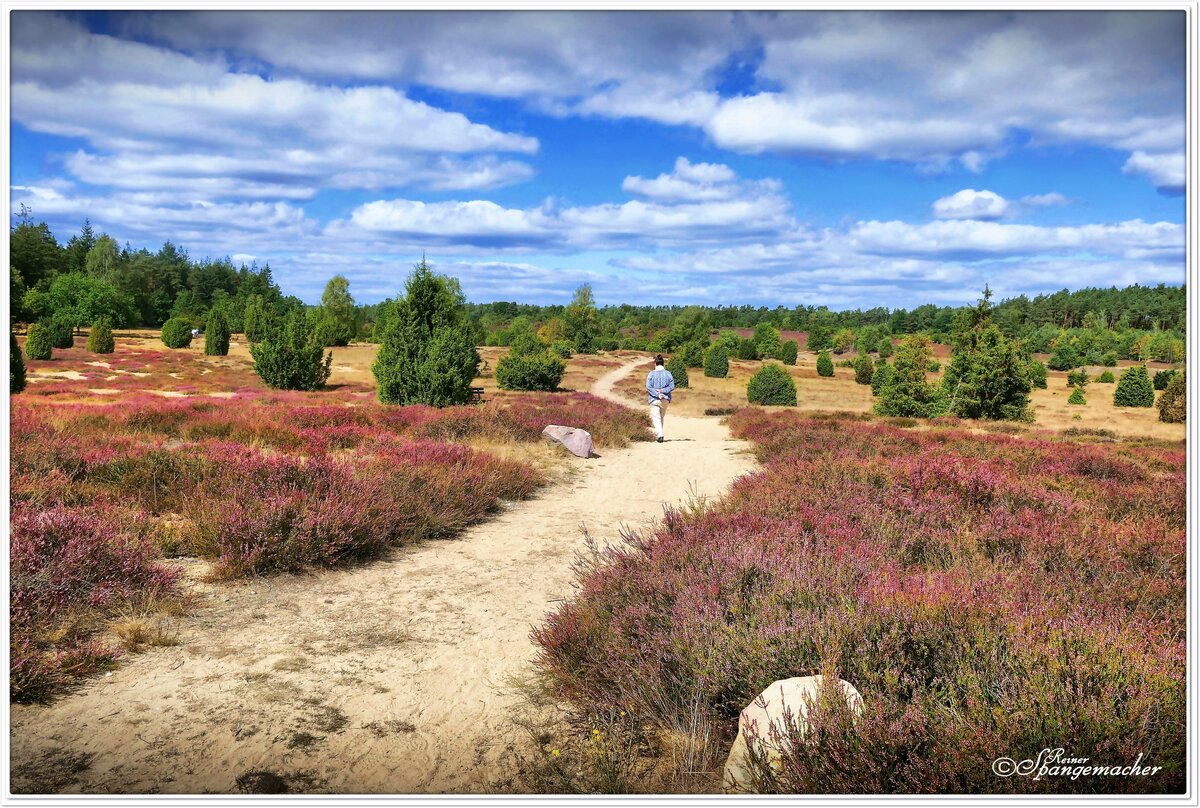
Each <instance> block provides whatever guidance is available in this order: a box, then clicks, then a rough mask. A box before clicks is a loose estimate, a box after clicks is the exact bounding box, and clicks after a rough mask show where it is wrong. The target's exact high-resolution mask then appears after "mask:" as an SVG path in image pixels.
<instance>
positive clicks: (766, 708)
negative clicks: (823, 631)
mask: <svg viewBox="0 0 1200 808" xmlns="http://www.w3.org/2000/svg"><path fill="white" fill-rule="evenodd" d="M824 682H825V677H824V676H797V677H794V678H792V679H780V680H778V681H776V682H772V683H771V685H770V686H769V687H767V689H766V690H764V691H763V692H762V693H760V694H758V696H757V697H756V698H755V699H754V701H752V702H750V704H748V705H747V706H746V709H744V710H742V715H741V718H739V719H738V734H737V737H736V738H734V740H733V746H732V747H731V748H730V750H729V757H728V758H727V759H726V761H725V776H724V777H723V778H722V785H723V786H724V788H725V791H726V792H733V793H738V792H741V793H747V792H753V791H754V785H753V784H754V779H753V777H752V776H751V765H750V747H749V744H750V743H751V740H750V737H749V736H750V735H753V743H754V744H755V747H756V749H757V750H758V751H759V752H760V753H765V754H766V756H767V759H768V760H769V761H770V762H771V765H772V766H776V765H778V762H779V759H780V754H779V744H780V743H787V742H788V741H789V740H792V739H789V738H788V737H787V721H786V719H785V717H784V716H785V713H788V712H790V713H791V715H792V720H793V721H794V723H795V726H796V729H797V730H798V731H799V733H800V734H801V737H803V735H804V733H805V732H806V731H807V728H808V708H809V706H810V705H811V704H813V703H815V702H816V701H817V698H818V696H819V695H820V692H821V687H822V686H823V684H824ZM836 686H837V687H839V688H840V689H841V691H842V695H843V696H844V697H845V699H846V704H847V706H849V708H850V709H851V710H852V711H853V712H854V714H855V715H862V696H860V695H859V693H858V691H857V690H856V689H855V688H854V685H852V684H850V683H849V682H847V681H846V680H845V679H838V680H837V685H836ZM772 727H774V729H775V732H774V733H772V731H771V729H772Z"/></svg>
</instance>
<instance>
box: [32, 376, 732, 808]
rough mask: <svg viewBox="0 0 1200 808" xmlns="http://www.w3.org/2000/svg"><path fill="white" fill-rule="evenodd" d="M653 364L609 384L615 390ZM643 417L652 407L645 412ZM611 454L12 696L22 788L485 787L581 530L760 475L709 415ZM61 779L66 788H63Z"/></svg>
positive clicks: (228, 590) (611, 534)
mask: <svg viewBox="0 0 1200 808" xmlns="http://www.w3.org/2000/svg"><path fill="white" fill-rule="evenodd" d="M639 367H640V368H642V369H648V367H647V365H646V364H645V361H644V360H641V361H640V362H634V363H630V364H627V365H624V366H622V367H621V368H619V369H617V370H615V371H613V372H611V373H609V374H607V375H605V376H604V377H603V378H601V379H600V380H599V381H598V382H597V383H596V385H595V386H594V387H593V392H594V393H596V394H597V395H601V396H603V397H605V398H609V399H612V400H617V401H622V403H632V402H627V401H623V400H622V399H620V398H619V396H617V394H615V393H614V386H615V385H616V384H617V382H619V381H620V380H621V379H622V378H624V377H625V376H626V375H627V374H629V373H631V372H634V371H635V370H636V369H638V368H639ZM647 417H648V416H647ZM667 435H668V441H667V442H666V443H663V444H658V443H637V444H634V445H632V446H630V447H629V448H627V449H619V450H602V454H603V456H602V457H599V458H594V459H592V460H588V461H573V462H577V463H578V468H579V473H578V474H575V475H572V477H571V479H570V480H569V481H567V482H564V483H560V484H556V485H554V486H551V487H549V488H547V489H545V490H544V491H543V492H542V493H541V495H540V496H539V497H538V498H536V499H533V500H530V501H528V502H523V503H519V504H515V505H513V506H512V507H511V508H508V509H506V510H505V511H504V512H503V513H501V514H500V515H499V516H497V517H495V518H492V519H490V520H488V521H487V522H484V523H482V524H479V525H476V526H474V527H472V528H470V529H468V530H467V531H465V532H464V533H462V534H461V535H460V536H459V537H458V538H456V539H451V540H446V541H439V542H430V543H426V544H423V545H420V546H418V547H415V548H410V549H407V550H403V551H398V552H396V553H394V554H393V555H392V556H390V557H388V558H386V559H384V560H381V561H378V562H375V563H372V564H369V565H366V566H362V567H358V568H354V569H348V570H335V571H326V572H319V573H314V574H311V575H304V576H294V577H293V576H283V577H277V578H271V579H266V580H259V581H253V582H246V583H235V584H220V585H214V586H211V587H205V592H204V594H203V596H202V597H203V602H202V603H201V604H200V606H199V608H198V609H197V610H196V612H195V614H194V615H193V616H191V617H189V618H186V619H185V620H184V622H183V624H182V627H181V631H180V637H179V639H180V644H179V645H178V646H175V647H168V648H157V649H154V650H151V651H149V652H147V653H144V654H141V655H137V656H132V657H129V658H128V659H127V660H125V662H124V663H123V664H122V665H121V667H120V669H119V670H117V671H114V672H113V673H112V674H111V675H108V676H105V677H100V678H96V679H93V680H90V681H89V682H88V683H86V684H85V686H84V687H83V688H82V689H81V690H80V691H78V692H76V693H74V694H72V695H70V696H67V697H65V698H62V699H60V700H59V701H57V702H55V703H53V704H52V705H50V706H47V707H43V706H24V705H13V708H12V724H11V741H12V770H13V790H14V791H26V790H29V789H34V790H44V789H46V788H50V789H52V790H61V791H65V792H100V793H145V792H175V793H194V792H200V791H209V792H217V793H228V792H235V791H237V784H236V778H237V777H238V776H239V775H242V774H244V773H246V772H247V771H250V770H266V771H270V772H274V773H276V774H279V775H281V776H283V777H284V778H285V779H286V780H287V782H288V784H289V786H290V788H291V789H292V790H310V791H324V792H334V793H440V792H451V793H454V792H459V793H461V792H479V791H487V790H488V789H489V787H490V786H491V785H492V784H493V783H494V782H495V781H496V778H497V777H499V776H501V775H503V773H504V772H503V770H502V769H503V766H504V763H503V758H504V751H505V750H504V743H503V741H502V739H503V738H504V737H505V735H506V733H507V732H508V731H509V730H510V729H511V720H510V719H511V713H512V709H513V706H514V704H515V703H516V701H517V698H516V696H514V695H513V694H512V693H511V692H510V690H509V687H508V686H509V684H510V682H511V680H512V678H513V677H520V676H524V675H527V674H528V672H529V671H530V665H529V662H530V660H531V659H532V658H533V656H534V655H535V650H534V647H533V645H532V643H531V642H530V639H529V632H530V628H531V627H532V626H534V625H536V624H539V623H540V622H541V621H542V620H543V618H544V617H545V615H546V614H547V613H548V612H550V611H552V610H553V609H554V608H555V607H556V604H557V602H559V601H560V600H561V599H563V598H566V597H569V596H570V595H571V592H572V587H571V583H572V572H571V564H572V562H573V560H574V558H575V554H576V553H577V551H579V550H581V549H582V548H583V539H582V533H581V528H586V529H587V530H588V531H589V532H590V533H591V535H592V536H593V538H595V539H596V540H598V541H600V542H611V541H615V540H617V539H618V537H619V532H620V529H621V527H622V526H625V525H628V526H634V527H637V526H643V525H648V524H650V523H652V522H653V521H654V520H655V519H657V518H658V517H660V516H661V514H662V509H663V506H664V505H667V504H672V503H677V502H680V501H682V500H684V499H686V498H687V497H688V496H689V494H691V493H693V492H694V493H698V494H701V495H708V496H716V495H719V494H720V493H721V492H722V491H723V490H724V489H725V488H726V487H727V486H728V484H729V482H730V481H731V480H733V479H734V478H735V477H737V476H738V475H740V474H742V473H744V472H746V471H748V470H750V469H751V468H752V463H753V461H752V459H751V456H750V455H749V453H747V452H745V451H743V450H744V449H746V448H747V446H746V444H744V443H742V442H740V441H733V440H731V439H730V437H729V433H728V431H727V430H726V428H725V427H724V426H722V425H721V424H720V423H719V421H718V420H717V419H711V418H687V417H682V416H674V415H668V418H667ZM55 778H57V779H55Z"/></svg>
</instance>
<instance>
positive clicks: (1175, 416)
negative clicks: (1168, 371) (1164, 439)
mask: <svg viewBox="0 0 1200 808" xmlns="http://www.w3.org/2000/svg"><path fill="white" fill-rule="evenodd" d="M1156 406H1157V407H1158V420H1160V421H1163V422H1165V423H1168V424H1182V423H1183V422H1184V421H1185V420H1186V419H1187V380H1186V377H1185V376H1184V374H1182V373H1176V374H1175V375H1174V376H1172V377H1171V381H1170V382H1169V383H1168V384H1167V389H1166V390H1165V391H1163V394H1162V395H1161V396H1159V397H1158V404H1157V405H1156Z"/></svg>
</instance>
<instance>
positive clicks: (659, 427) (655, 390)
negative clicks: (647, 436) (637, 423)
mask: <svg viewBox="0 0 1200 808" xmlns="http://www.w3.org/2000/svg"><path fill="white" fill-rule="evenodd" d="M674 389H675V377H674V376H672V375H671V371H669V370H667V369H666V368H664V367H663V358H662V354H659V355H658V356H656V357H654V370H652V371H650V372H649V373H648V374H647V375H646V392H647V393H649V394H650V423H652V424H654V431H655V433H656V434H657V435H658V442H659V443H662V442H663V419H664V418H666V417H667V405H668V404H670V403H671V391H672V390H674Z"/></svg>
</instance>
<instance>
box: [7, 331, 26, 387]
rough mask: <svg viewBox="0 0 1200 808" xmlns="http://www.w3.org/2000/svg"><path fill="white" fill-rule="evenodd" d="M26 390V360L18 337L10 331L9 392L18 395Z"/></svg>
mask: <svg viewBox="0 0 1200 808" xmlns="http://www.w3.org/2000/svg"><path fill="white" fill-rule="evenodd" d="M24 389H25V360H24V358H22V356H21V348H20V346H18V345H17V335H16V334H14V333H13V332H12V329H11V328H10V329H9V330H8V392H9V394H10V395H16V394H17V393H19V392H21V391H22V390H24Z"/></svg>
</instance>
